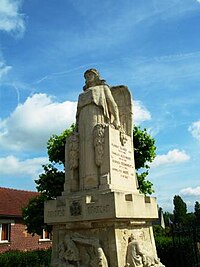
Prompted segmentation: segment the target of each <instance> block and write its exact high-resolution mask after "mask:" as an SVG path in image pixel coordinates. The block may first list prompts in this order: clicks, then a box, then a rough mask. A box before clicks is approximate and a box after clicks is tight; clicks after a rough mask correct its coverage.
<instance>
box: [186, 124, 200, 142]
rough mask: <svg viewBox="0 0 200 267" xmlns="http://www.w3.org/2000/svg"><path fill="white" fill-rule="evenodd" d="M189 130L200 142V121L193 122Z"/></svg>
mask: <svg viewBox="0 0 200 267" xmlns="http://www.w3.org/2000/svg"><path fill="white" fill-rule="evenodd" d="M188 130H189V132H190V133H191V134H192V136H193V137H194V138H195V139H197V140H198V141H200V121H196V122H193V123H192V125H191V126H190V127H189V128H188Z"/></svg>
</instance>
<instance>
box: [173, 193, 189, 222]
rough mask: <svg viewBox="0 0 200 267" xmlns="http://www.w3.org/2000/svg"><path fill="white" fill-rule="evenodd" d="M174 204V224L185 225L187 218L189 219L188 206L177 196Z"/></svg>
mask: <svg viewBox="0 0 200 267" xmlns="http://www.w3.org/2000/svg"><path fill="white" fill-rule="evenodd" d="M173 203H174V223H176V224H178V225H183V224H185V222H186V217H187V215H186V214H187V205H186V203H185V202H184V201H183V199H182V198H181V197H180V196H178V195H175V196H174V199H173Z"/></svg>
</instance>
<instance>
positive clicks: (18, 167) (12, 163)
mask: <svg viewBox="0 0 200 267" xmlns="http://www.w3.org/2000/svg"><path fill="white" fill-rule="evenodd" d="M46 163H48V159H47V158H45V157H38V158H32V159H26V160H24V161H23V160H22V161H20V160H19V159H18V158H16V157H14V156H12V155H11V156H8V157H4V158H0V173H1V175H2V176H8V175H13V176H14V177H16V176H21V175H23V176H26V175H27V177H30V176H31V177H36V176H38V174H39V173H41V172H42V170H43V169H42V165H43V164H46ZM8 166H9V167H8Z"/></svg>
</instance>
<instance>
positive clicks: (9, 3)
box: [0, 0, 25, 34]
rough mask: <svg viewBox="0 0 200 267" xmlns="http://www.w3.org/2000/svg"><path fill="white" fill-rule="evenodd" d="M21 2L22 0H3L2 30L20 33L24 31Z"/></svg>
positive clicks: (1, 5)
mask: <svg viewBox="0 0 200 267" xmlns="http://www.w3.org/2000/svg"><path fill="white" fill-rule="evenodd" d="M21 3H22V1H21V0H1V3H0V30H3V31H6V32H15V33H18V34H22V33H23V32H24V30H25V24H24V15H23V14H21V13H19V9H20V6H21Z"/></svg>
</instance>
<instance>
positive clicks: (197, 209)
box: [194, 201, 200, 225]
mask: <svg viewBox="0 0 200 267" xmlns="http://www.w3.org/2000/svg"><path fill="white" fill-rule="evenodd" d="M194 215H195V219H196V224H198V225H200V204H199V202H198V201H196V202H195V206H194Z"/></svg>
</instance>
